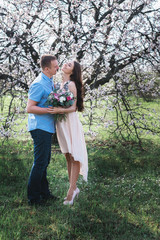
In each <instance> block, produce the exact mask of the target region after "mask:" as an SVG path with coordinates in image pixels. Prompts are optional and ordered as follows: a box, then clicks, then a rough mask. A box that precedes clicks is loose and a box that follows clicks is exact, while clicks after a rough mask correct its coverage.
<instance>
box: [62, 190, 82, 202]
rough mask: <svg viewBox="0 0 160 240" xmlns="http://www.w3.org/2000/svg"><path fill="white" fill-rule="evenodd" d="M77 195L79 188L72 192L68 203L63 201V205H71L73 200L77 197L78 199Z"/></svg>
mask: <svg viewBox="0 0 160 240" xmlns="http://www.w3.org/2000/svg"><path fill="white" fill-rule="evenodd" d="M79 193H80V190H79V188H76V190H74V192H73V196H72V199H71V200H70V201H68V200H65V201H64V202H63V204H64V205H73V202H74V199H75V197H76V196H77V198H78V195H79Z"/></svg>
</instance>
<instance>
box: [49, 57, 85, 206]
mask: <svg viewBox="0 0 160 240" xmlns="http://www.w3.org/2000/svg"><path fill="white" fill-rule="evenodd" d="M62 74H63V78H62V79H63V81H62V84H61V88H64V89H65V88H66V86H67V85H68V89H69V90H70V91H71V92H72V93H73V95H74V97H75V99H76V100H75V102H74V104H73V105H72V106H71V107H69V108H65V109H64V108H61V107H58V108H56V107H54V108H50V110H49V111H50V113H52V114H57V113H66V114H67V118H66V119H65V120H62V121H58V122H57V123H56V131H57V138H58V142H59V145H60V148H61V151H62V153H64V154H65V157H66V160H67V168H68V176H69V182H70V188H69V190H68V193H67V197H66V198H65V201H64V205H67V204H69V205H72V204H73V201H74V198H75V197H76V196H78V194H79V192H80V190H79V189H78V188H77V185H76V183H77V180H78V176H79V174H81V175H83V178H84V180H85V181H87V175H88V155H87V150H86V144H85V139H84V134H83V129H82V125H81V122H80V120H79V118H78V115H77V113H76V110H78V111H80V112H82V111H83V109H84V106H83V84H82V73H81V67H80V64H79V63H78V62H76V61H73V62H68V63H66V64H64V65H63V66H62Z"/></svg>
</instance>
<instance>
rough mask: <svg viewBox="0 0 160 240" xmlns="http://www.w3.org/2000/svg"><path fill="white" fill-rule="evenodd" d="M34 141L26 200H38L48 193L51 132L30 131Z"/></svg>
mask: <svg viewBox="0 0 160 240" xmlns="http://www.w3.org/2000/svg"><path fill="white" fill-rule="evenodd" d="M30 133H31V136H32V138H33V141H34V163H33V166H32V169H31V173H30V177H29V181H28V189H27V195H28V200H30V201H35V202H38V201H39V200H40V198H41V197H45V196H48V195H49V194H50V191H49V186H48V180H47V167H48V164H49V162H50V157H51V137H52V133H49V132H46V131H43V130H41V129H36V130H33V131H31V132H30Z"/></svg>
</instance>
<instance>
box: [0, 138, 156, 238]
mask: <svg viewBox="0 0 160 240" xmlns="http://www.w3.org/2000/svg"><path fill="white" fill-rule="evenodd" d="M52 148H53V149H52V159H51V163H50V166H49V169H48V178H49V182H50V188H51V191H52V193H53V194H55V195H56V196H59V197H60V199H59V200H58V201H56V202H50V204H49V205H48V206H43V207H42V206H41V207H30V206H28V204H27V197H26V188H27V181H28V176H29V172H30V169H31V165H32V161H33V150H32V142H31V141H30V140H29V141H28V140H27V141H19V142H18V141H15V140H14V141H11V140H10V141H8V142H6V143H4V145H3V146H0V183H1V188H0V213H1V217H0V239H1V240H10V239H15V240H30V239H32V240H37V239H41V240H50V239H53V240H56V239H60V240H63V239H64V240H66V239H71V240H74V239H77V240H104V239H106V240H154V239H155V240H158V239H160V158H159V156H160V143H159V141H157V140H155V141H153V140H146V141H144V145H143V148H144V149H143V150H140V149H139V147H138V146H137V145H136V144H134V143H125V144H120V143H118V141H117V140H115V139H111V138H110V139H109V138H108V139H106V140H103V141H102V140H100V139H99V140H94V141H88V142H87V148H88V155H89V177H88V183H85V182H83V180H82V177H79V180H78V187H79V188H80V190H81V192H80V194H79V199H78V200H77V201H76V202H75V203H74V205H73V206H72V207H70V206H64V205H63V198H64V197H65V194H66V192H67V189H68V187H69V185H68V177H67V169H66V162H65V159H64V157H63V155H62V154H61V153H60V151H59V147H58V146H57V145H56V146H55V145H53V146H52Z"/></svg>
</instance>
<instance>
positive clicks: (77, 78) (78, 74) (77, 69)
mask: <svg viewBox="0 0 160 240" xmlns="http://www.w3.org/2000/svg"><path fill="white" fill-rule="evenodd" d="M70 79H71V81H73V82H74V83H75V85H76V88H77V108H78V111H79V112H82V111H83V109H84V105H83V96H84V89H83V83H82V70H81V66H80V64H79V63H78V62H76V61H74V68H73V71H72V74H71V76H70Z"/></svg>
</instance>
